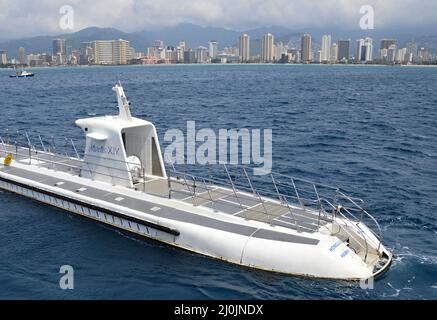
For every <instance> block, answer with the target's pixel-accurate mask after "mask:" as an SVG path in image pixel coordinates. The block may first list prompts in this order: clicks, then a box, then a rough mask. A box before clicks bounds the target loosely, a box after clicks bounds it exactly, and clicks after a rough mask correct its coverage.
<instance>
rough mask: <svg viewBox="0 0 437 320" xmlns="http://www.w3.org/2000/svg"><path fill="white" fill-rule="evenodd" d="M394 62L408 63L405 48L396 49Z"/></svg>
mask: <svg viewBox="0 0 437 320" xmlns="http://www.w3.org/2000/svg"><path fill="white" fill-rule="evenodd" d="M395 61H396V62H399V63H404V62H408V59H407V48H402V49H398V51H397V52H396V58H395Z"/></svg>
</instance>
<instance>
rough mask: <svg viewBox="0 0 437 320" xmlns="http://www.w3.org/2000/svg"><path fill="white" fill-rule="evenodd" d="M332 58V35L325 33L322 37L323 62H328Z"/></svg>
mask: <svg viewBox="0 0 437 320" xmlns="http://www.w3.org/2000/svg"><path fill="white" fill-rule="evenodd" d="M330 60H331V35H324V36H323V37H322V56H321V62H328V61H330Z"/></svg>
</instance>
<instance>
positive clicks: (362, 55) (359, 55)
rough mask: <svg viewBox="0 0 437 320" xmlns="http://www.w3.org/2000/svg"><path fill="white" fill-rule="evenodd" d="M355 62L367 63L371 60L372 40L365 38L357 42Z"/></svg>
mask: <svg viewBox="0 0 437 320" xmlns="http://www.w3.org/2000/svg"><path fill="white" fill-rule="evenodd" d="M355 60H356V61H357V62H369V61H372V60H373V39H372V38H365V39H359V40H357V51H356V54H355Z"/></svg>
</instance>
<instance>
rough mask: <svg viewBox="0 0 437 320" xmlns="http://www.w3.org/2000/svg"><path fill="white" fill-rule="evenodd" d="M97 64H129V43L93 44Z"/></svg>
mask: <svg viewBox="0 0 437 320" xmlns="http://www.w3.org/2000/svg"><path fill="white" fill-rule="evenodd" d="M93 50H94V63H95V64H127V62H128V61H129V58H130V54H131V52H132V51H131V49H130V45H129V41H127V40H123V39H119V40H97V41H94V42H93Z"/></svg>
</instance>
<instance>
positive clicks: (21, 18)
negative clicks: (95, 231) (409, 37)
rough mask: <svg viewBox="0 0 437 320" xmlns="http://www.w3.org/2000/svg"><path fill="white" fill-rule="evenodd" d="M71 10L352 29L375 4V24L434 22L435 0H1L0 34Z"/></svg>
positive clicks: (164, 22) (39, 25)
mask: <svg viewBox="0 0 437 320" xmlns="http://www.w3.org/2000/svg"><path fill="white" fill-rule="evenodd" d="M66 4H68V5H71V6H72V7H73V8H74V9H75V29H76V30H75V31H78V30H80V29H82V28H85V27H88V26H102V27H115V28H119V29H121V30H123V31H135V30H141V29H144V28H151V27H162V26H169V25H174V24H177V23H180V22H192V23H195V24H201V25H212V26H220V27H229V28H235V29H240V30H244V29H248V28H253V27H258V26H270V25H281V26H285V27H289V28H305V27H308V28H309V27H311V28H314V27H325V28H330V27H331V28H333V27H335V28H344V29H357V28H358V25H359V19H360V14H359V9H360V7H361V6H362V5H366V4H370V5H372V6H373V7H374V8H375V24H376V27H377V28H399V30H402V29H406V28H414V27H422V26H433V27H436V25H437V21H436V20H437V19H436V18H435V12H437V1H435V0H422V1H420V2H417V1H415V0H318V1H315V0H138V1H136V0H122V1H121V0H94V1H83V0H68V1H67V0H0V38H6V37H18V36H20V37H22V36H33V35H39V34H54V33H62V32H63V31H62V30H60V28H59V19H60V14H59V8H60V7H62V6H63V5H66Z"/></svg>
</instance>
